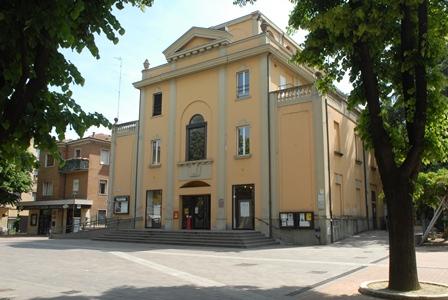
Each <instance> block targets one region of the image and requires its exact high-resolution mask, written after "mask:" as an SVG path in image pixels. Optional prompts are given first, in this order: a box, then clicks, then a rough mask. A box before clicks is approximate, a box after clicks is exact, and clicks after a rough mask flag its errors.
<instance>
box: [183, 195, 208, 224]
mask: <svg viewBox="0 0 448 300" xmlns="http://www.w3.org/2000/svg"><path fill="white" fill-rule="evenodd" d="M181 201H182V229H210V195H193V196H182V198H181ZM189 222H191V223H190V224H191V225H189Z"/></svg>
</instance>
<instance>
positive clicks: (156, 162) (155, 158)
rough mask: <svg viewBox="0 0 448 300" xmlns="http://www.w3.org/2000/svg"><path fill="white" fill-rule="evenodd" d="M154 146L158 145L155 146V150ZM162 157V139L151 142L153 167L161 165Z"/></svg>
mask: <svg viewBox="0 0 448 300" xmlns="http://www.w3.org/2000/svg"><path fill="white" fill-rule="evenodd" d="M154 145H156V146H155V147H156V149H154ZM154 150H155V152H154ZM154 154H155V155H154ZM160 155H161V144H160V139H153V140H151V166H159V165H160Z"/></svg>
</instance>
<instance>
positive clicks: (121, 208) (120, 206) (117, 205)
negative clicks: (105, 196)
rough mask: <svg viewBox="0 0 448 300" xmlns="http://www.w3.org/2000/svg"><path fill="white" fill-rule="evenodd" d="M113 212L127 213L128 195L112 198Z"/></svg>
mask: <svg viewBox="0 0 448 300" xmlns="http://www.w3.org/2000/svg"><path fill="white" fill-rule="evenodd" d="M114 213H115V214H127V213H129V196H117V197H115V199H114Z"/></svg>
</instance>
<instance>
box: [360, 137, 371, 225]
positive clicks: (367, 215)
mask: <svg viewBox="0 0 448 300" xmlns="http://www.w3.org/2000/svg"><path fill="white" fill-rule="evenodd" d="M364 149H365V148H364V142H363V143H362V162H363V164H364V191H365V192H364V198H365V200H366V220H367V230H369V229H370V222H369V202H368V199H369V196H368V195H367V166H366V152H365V151H364Z"/></svg>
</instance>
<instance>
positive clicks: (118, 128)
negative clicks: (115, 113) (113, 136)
mask: <svg viewBox="0 0 448 300" xmlns="http://www.w3.org/2000/svg"><path fill="white" fill-rule="evenodd" d="M137 127H138V121H132V122H127V123H122V124H117V125H115V128H114V130H115V133H117V134H130V133H134V132H135V131H136V129H137Z"/></svg>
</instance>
